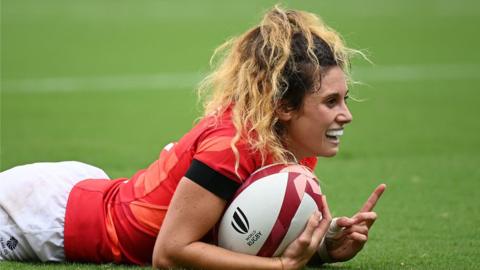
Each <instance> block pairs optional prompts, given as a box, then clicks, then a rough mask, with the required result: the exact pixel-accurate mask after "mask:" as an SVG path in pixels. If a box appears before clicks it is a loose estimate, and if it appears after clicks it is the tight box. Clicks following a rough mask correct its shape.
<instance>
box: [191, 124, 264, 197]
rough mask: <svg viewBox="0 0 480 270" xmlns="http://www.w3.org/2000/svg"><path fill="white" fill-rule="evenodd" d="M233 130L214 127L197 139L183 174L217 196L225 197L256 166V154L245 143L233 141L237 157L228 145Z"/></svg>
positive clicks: (230, 193)
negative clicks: (199, 140) (194, 149)
mask: <svg viewBox="0 0 480 270" xmlns="http://www.w3.org/2000/svg"><path fill="white" fill-rule="evenodd" d="M234 133H235V130H234V129H233V130H232V129H225V128H224V129H216V130H214V131H212V132H210V133H209V134H208V135H207V136H205V138H203V139H202V140H201V142H199V143H198V146H197V148H196V152H195V154H194V155H193V160H192V163H191V165H190V168H189V169H188V171H187V173H186V175H185V176H186V177H187V178H189V179H190V180H192V181H194V182H195V183H197V184H199V185H200V186H202V187H204V188H205V189H207V190H209V191H210V192H212V193H214V194H215V195H217V196H219V197H220V198H222V199H224V200H226V201H228V200H230V199H231V197H232V196H233V195H234V193H235V191H236V190H237V189H238V188H239V187H240V185H241V184H242V183H243V181H244V180H245V179H246V178H247V177H248V176H249V175H250V174H251V173H252V172H254V171H255V170H256V169H257V165H256V164H257V163H258V162H257V158H256V155H252V153H250V151H249V148H248V146H247V144H246V143H243V142H241V141H240V142H239V143H237V144H236V146H237V149H238V152H239V164H238V169H237V170H236V169H235V163H236V157H235V154H234V152H233V150H232V148H231V146H230V144H231V141H232V138H233V136H234Z"/></svg>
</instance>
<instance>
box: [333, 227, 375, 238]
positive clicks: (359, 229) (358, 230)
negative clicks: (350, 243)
mask: <svg viewBox="0 0 480 270" xmlns="http://www.w3.org/2000/svg"><path fill="white" fill-rule="evenodd" d="M352 233H360V234H363V235H366V236H367V237H368V227H367V226H366V225H353V226H352V227H350V228H348V229H346V230H344V231H343V232H342V233H341V234H340V235H338V236H336V237H335V239H340V238H342V237H343V236H345V235H349V234H352Z"/></svg>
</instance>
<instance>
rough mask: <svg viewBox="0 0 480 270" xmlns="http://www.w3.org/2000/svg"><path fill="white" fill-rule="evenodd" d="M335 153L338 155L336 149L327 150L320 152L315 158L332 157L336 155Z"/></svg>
mask: <svg viewBox="0 0 480 270" xmlns="http://www.w3.org/2000/svg"><path fill="white" fill-rule="evenodd" d="M337 153H338V148H334V149H329V150H326V151H322V152H321V153H320V154H318V155H317V156H320V157H334V156H336V155H337Z"/></svg>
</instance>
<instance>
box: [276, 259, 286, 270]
mask: <svg viewBox="0 0 480 270" xmlns="http://www.w3.org/2000/svg"><path fill="white" fill-rule="evenodd" d="M277 259H278V261H279V262H280V267H279V268H278V269H280V270H285V266H284V265H283V260H282V257H277Z"/></svg>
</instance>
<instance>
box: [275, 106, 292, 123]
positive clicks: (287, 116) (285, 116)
mask: <svg viewBox="0 0 480 270" xmlns="http://www.w3.org/2000/svg"><path fill="white" fill-rule="evenodd" d="M293 113H294V110H288V109H287V108H285V107H283V106H281V107H280V108H278V109H277V116H278V119H279V120H280V121H283V122H287V121H290V120H291V119H292V118H293Z"/></svg>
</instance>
